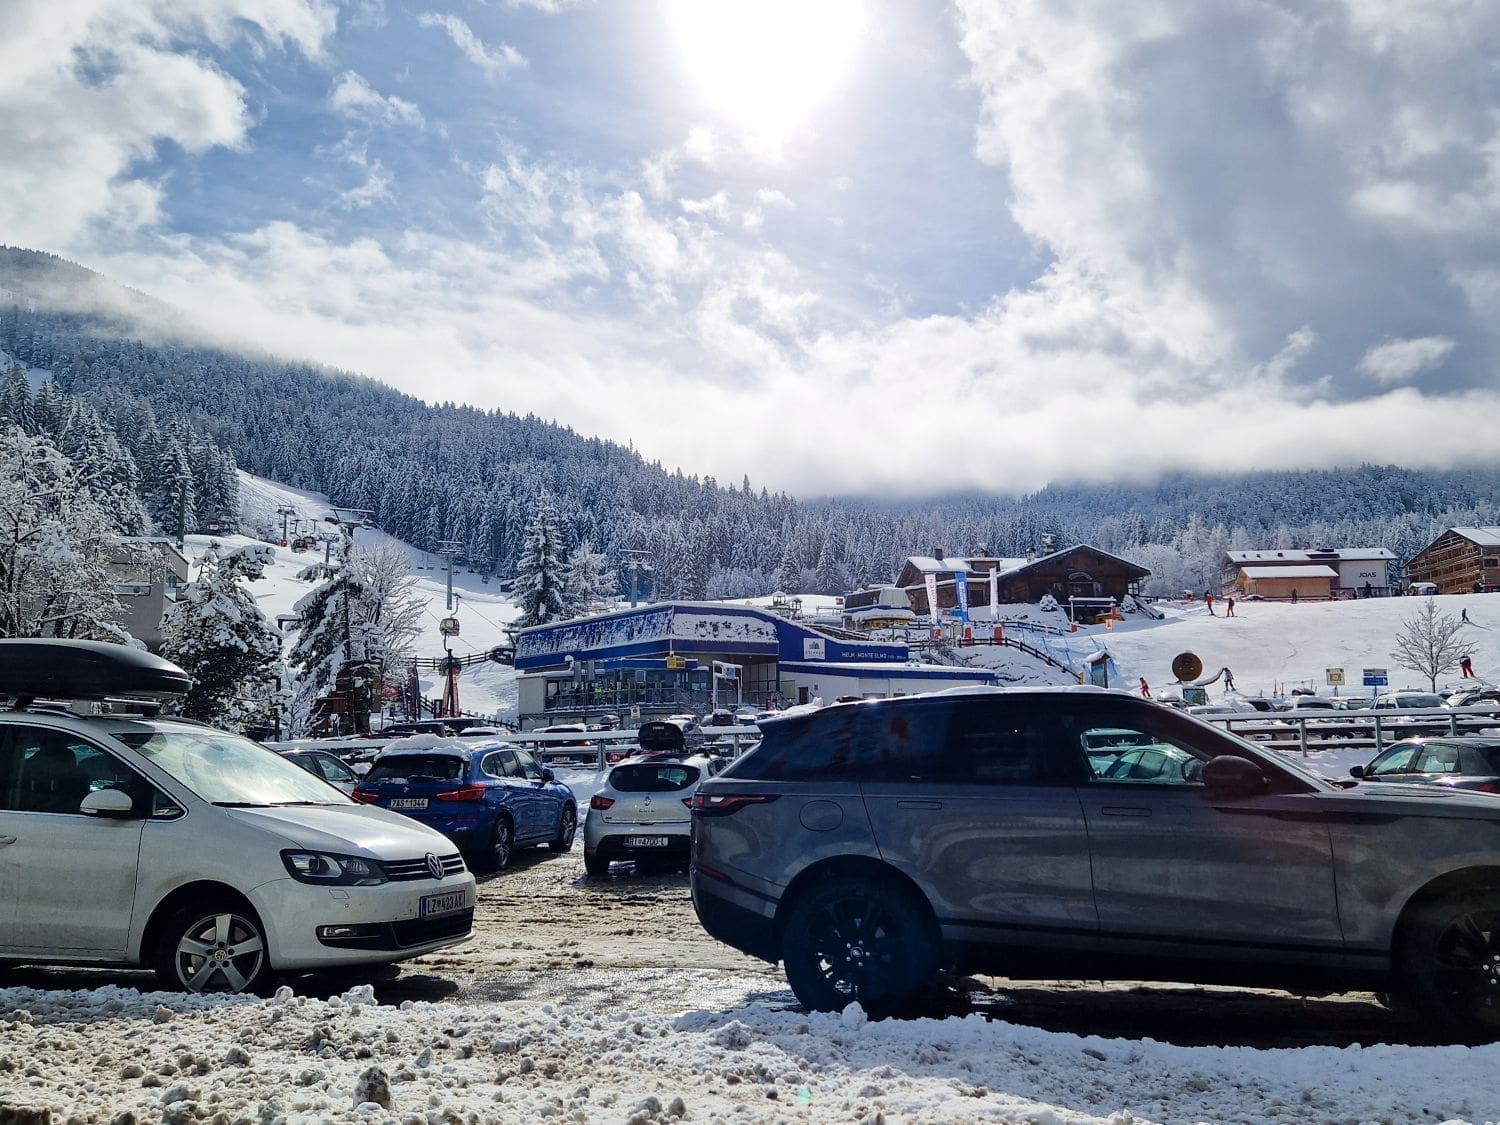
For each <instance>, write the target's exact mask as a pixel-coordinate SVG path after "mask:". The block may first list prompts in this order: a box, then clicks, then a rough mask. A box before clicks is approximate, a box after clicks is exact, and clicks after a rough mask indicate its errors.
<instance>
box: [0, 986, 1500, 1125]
mask: <svg viewBox="0 0 1500 1125" xmlns="http://www.w3.org/2000/svg"><path fill="white" fill-rule="evenodd" d="M1497 1065H1500V1046H1489V1047H1480V1048H1466V1047H1364V1048H1361V1047H1349V1048H1334V1047H1306V1048H1301V1049H1298V1050H1279V1051H1262V1050H1254V1049H1250V1048H1238V1047H1235V1048H1213V1047H1176V1046H1170V1045H1166V1044H1161V1043H1156V1042H1153V1041H1150V1040H1145V1041H1139V1042H1134V1041H1121V1040H1108V1039H1101V1038H1096V1037H1087V1038H1085V1037H1079V1036H1075V1035H1067V1034H1058V1033H1053V1032H1046V1031H1040V1030H1036V1029H1032V1028H1026V1027H1019V1026H1015V1025H1011V1024H1005V1023H995V1022H990V1021H987V1020H985V1019H983V1018H982V1017H979V1016H967V1017H964V1018H961V1019H958V1018H955V1019H947V1020H914V1021H910V1022H900V1021H884V1022H879V1023H872V1022H869V1021H867V1020H866V1019H865V1018H864V1015H863V1013H862V1012H860V1011H859V1009H858V1008H857V1007H856V1006H851V1008H850V1009H849V1010H848V1011H846V1012H844V1013H842V1014H833V1015H800V1014H797V1013H793V1012H782V1011H773V1010H771V1009H768V1008H764V1007H760V1006H750V1007H746V1008H742V1009H739V1010H736V1011H731V1012H711V1011H691V1012H687V1013H684V1014H680V1015H677V1016H670V1015H643V1014H633V1013H630V1012H621V1011H613V1010H610V1009H609V1008H607V1007H605V1006H603V1005H595V1006H588V1007H567V1006H561V1005H553V1004H546V1003H534V1002H528V1001H513V1002H508V1003H493V1004H484V1005H477V1004H474V1005H457V1004H426V1003H415V1002H411V1001H407V1002H404V1003H403V1004H401V1005H400V1007H399V1008H396V1007H388V1006H382V1005H378V1004H376V1003H375V1002H374V999H373V990H372V989H371V988H370V987H369V986H361V987H358V988H354V989H351V990H350V991H349V992H347V993H345V994H344V995H342V996H336V997H333V998H331V999H328V1000H316V999H310V998H307V997H303V996H296V995H293V993H292V992H291V990H290V989H286V988H283V989H281V990H280V991H279V992H278V993H277V995H276V996H275V997H274V998H272V999H269V1000H252V999H240V998H234V999H220V1000H211V999H204V998H194V997H185V996H178V995H172V994H162V993H146V994H138V993H135V992H133V991H131V990H128V989H119V988H102V989H97V990H94V991H90V992H38V991H34V990H31V989H25V988H12V989H0V1107H9V1114H10V1116H9V1117H6V1111H5V1110H4V1109H0V1117H4V1118H5V1119H7V1120H25V1118H24V1117H22V1116H20V1111H21V1110H22V1109H23V1108H29V1109H34V1110H50V1111H51V1113H52V1115H53V1119H54V1120H66V1119H68V1118H69V1117H71V1116H75V1115H76V1116H77V1117H79V1118H83V1119H95V1120H114V1121H128V1120H135V1121H158V1120H159V1121H166V1122H190V1121H205V1120H213V1121H223V1122H226V1123H230V1122H246V1123H247V1125H248V1123H252V1122H254V1123H259V1122H286V1123H288V1125H297V1123H312V1122H339V1121H348V1122H369V1123H372V1125H374V1123H385V1122H399V1123H401V1125H408V1123H410V1125H418V1123H421V1125H425V1123H429V1122H444V1123H446V1122H469V1121H474V1122H510V1121H516V1122H521V1121H525V1122H533V1121H544V1120H557V1121H577V1122H593V1121H602V1122H633V1123H639V1125H646V1123H652V1122H672V1121H676V1120H686V1121H766V1122H769V1121H783V1120H794V1121H830V1120H837V1121H850V1122H877V1121H895V1120H900V1121H909V1122H956V1121H974V1120H981V1119H988V1120H996V1119H998V1120H1010V1121H1017V1120H1019V1121H1028V1122H1036V1123H1051V1125H1063V1123H1064V1122H1067V1123H1083V1122H1109V1123H1111V1125H1126V1123H1128V1122H1135V1121H1161V1122H1185V1123H1186V1122H1197V1121H1218V1122H1231V1121H1243V1122H1263V1121H1289V1122H1290V1121H1296V1122H1306V1121H1319V1120H1338V1121H1414V1120H1427V1121H1433V1122H1439V1121H1444V1120H1464V1121H1480V1120H1485V1119H1494V1118H1496V1117H1500V1088H1497V1087H1496V1086H1495V1084H1494V1083H1493V1082H1492V1081H1491V1077H1492V1075H1493V1072H1494V1070H1495V1068H1496V1066H1497ZM126 1114H132V1115H134V1116H133V1118H132V1117H127V1116H125V1115H126ZM39 1119H40V1117H39V1116H38V1117H35V1118H33V1120H39Z"/></svg>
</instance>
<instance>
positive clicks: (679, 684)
mask: <svg viewBox="0 0 1500 1125" xmlns="http://www.w3.org/2000/svg"><path fill="white" fill-rule="evenodd" d="M516 670H517V672H519V673H521V676H520V677H519V680H520V684H519V701H518V702H519V711H520V715H519V718H520V720H521V724H522V726H523V727H526V728H528V729H529V728H532V727H536V726H543V725H548V724H552V723H556V722H560V721H563V720H585V721H586V720H588V719H589V718H590V717H600V716H603V715H604V714H605V713H614V714H616V715H620V716H624V715H625V714H627V713H632V712H638V713H639V714H641V715H663V714H673V713H677V712H691V713H693V714H702V713H703V712H705V711H707V710H710V709H712V708H713V707H715V706H718V707H724V706H729V707H733V706H736V705H739V704H751V705H753V706H755V707H757V708H764V709H776V708H781V707H789V706H792V705H795V704H799V703H809V702H811V701H812V700H814V699H822V700H823V701H824V702H826V703H832V702H833V701H834V700H836V699H849V698H854V699H881V698H885V697H887V696H894V695H913V694H915V693H917V692H923V691H936V690H938V689H940V688H948V687H963V686H972V685H993V684H994V683H995V673H994V672H992V671H990V670H989V669H986V668H967V667H959V666H954V665H949V664H921V663H914V662H913V661H912V659H911V654H910V651H909V650H908V648H907V646H906V645H904V644H899V643H893V642H887V641H872V640H869V639H867V638H866V637H864V636H862V635H861V634H858V633H854V632H850V631H846V630H842V629H836V628H830V627H827V626H820V625H811V624H807V623H804V622H799V621H792V620H788V619H787V618H786V617H783V616H781V615H780V614H776V613H772V612H770V611H768V610H765V609H759V608H757V607H755V606H748V605H728V604H724V603H721V602H657V603H654V604H652V605H648V606H641V607H639V608H636V609H625V610H619V611H617V612H613V613H605V614H599V615H597V616H594V617H584V618H575V619H573V620H569V621H562V622H558V623H556V624H551V625H535V626H532V627H531V628H529V629H522V630H520V631H518V632H517V633H516Z"/></svg>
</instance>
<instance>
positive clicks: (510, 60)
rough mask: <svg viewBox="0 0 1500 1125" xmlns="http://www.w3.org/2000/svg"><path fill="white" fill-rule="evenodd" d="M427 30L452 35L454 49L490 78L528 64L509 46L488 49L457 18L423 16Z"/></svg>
mask: <svg viewBox="0 0 1500 1125" xmlns="http://www.w3.org/2000/svg"><path fill="white" fill-rule="evenodd" d="M417 22H418V23H420V24H421V25H422V26H423V27H440V28H442V29H443V30H444V31H446V32H447V33H448V38H449V39H451V40H453V45H454V46H456V47H457V48H458V49H459V50H460V51H461V52H463V56H464V58H466V59H468V60H469V61H470V62H471V63H473V64H474V65H475V66H477V67H479V68H481V69H482V70H484V71H485V72H486V73H488V74H492V75H501V74H504V73H506V72H507V71H510V70H514V69H516V68H517V67H521V66H525V65H526V60H525V59H524V58H523V57H522V56H521V52H519V51H517V50H516V49H515V48H514V47H512V46H511V45H510V44H509V43H501V44H500V45H499V46H498V47H486V46H485V45H484V43H483V42H481V40H480V39H479V37H478V36H477V35H475V34H474V32H473V31H472V30H471V29H470V28H469V25H468V24H467V23H465V22H464V21H463V20H461V19H459V18H458V17H457V16H454V15H448V14H445V13H441V12H423V13H422V14H421V15H420V16H419V17H418V20H417Z"/></svg>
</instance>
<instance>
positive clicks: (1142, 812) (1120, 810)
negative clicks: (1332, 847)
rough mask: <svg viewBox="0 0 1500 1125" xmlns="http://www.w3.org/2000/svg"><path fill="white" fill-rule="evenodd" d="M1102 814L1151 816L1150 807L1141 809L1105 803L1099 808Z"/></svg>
mask: <svg viewBox="0 0 1500 1125" xmlns="http://www.w3.org/2000/svg"><path fill="white" fill-rule="evenodd" d="M1099 814H1100V815H1101V816H1150V815H1151V810H1150V809H1140V808H1133V807H1128V806H1125V805H1105V806H1104V807H1103V808H1101V809H1100V810H1099Z"/></svg>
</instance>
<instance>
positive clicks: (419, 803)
mask: <svg viewBox="0 0 1500 1125" xmlns="http://www.w3.org/2000/svg"><path fill="white" fill-rule="evenodd" d="M426 807H427V798H426V797H392V798H391V808H393V809H425V808H426Z"/></svg>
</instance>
